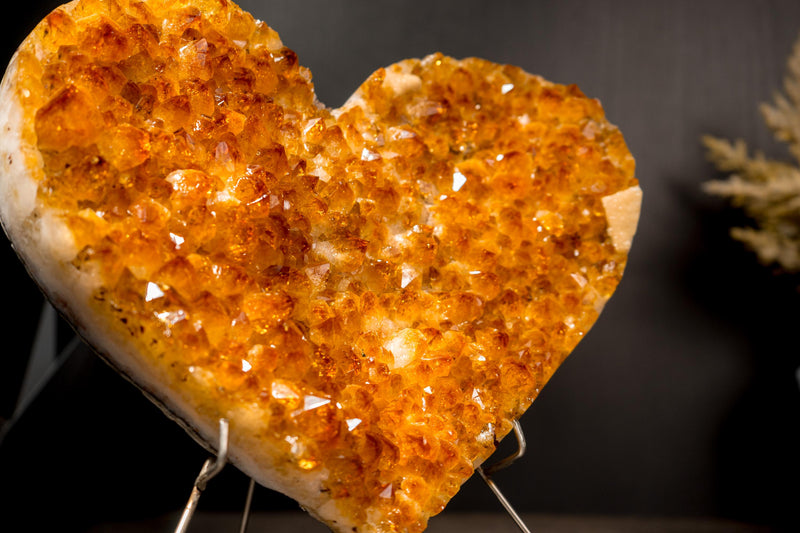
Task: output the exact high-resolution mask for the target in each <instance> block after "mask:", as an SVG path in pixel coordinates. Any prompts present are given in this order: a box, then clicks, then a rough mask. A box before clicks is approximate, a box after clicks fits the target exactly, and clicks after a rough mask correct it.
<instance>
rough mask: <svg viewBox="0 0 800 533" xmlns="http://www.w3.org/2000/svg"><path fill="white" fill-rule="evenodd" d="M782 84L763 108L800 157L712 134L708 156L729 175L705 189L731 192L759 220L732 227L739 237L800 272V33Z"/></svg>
mask: <svg viewBox="0 0 800 533" xmlns="http://www.w3.org/2000/svg"><path fill="white" fill-rule="evenodd" d="M783 88H784V93H777V94H776V95H775V96H774V98H773V103H772V104H762V105H761V106H760V111H761V114H762V116H763V118H764V122H765V123H766V125H767V126H768V127H769V128H770V129H771V130H772V132H773V134H774V135H775V138H776V139H778V140H780V141H783V142H785V143H787V144H788V147H789V152H790V153H791V154H792V156H794V158H795V160H796V161H795V162H792V163H788V162H783V161H775V160H770V159H767V158H766V157H764V154H762V153H761V152H755V153H754V154H753V155H750V153H749V151H748V148H747V144H746V143H745V142H744V141H743V140H741V139H738V140H736V141H734V142H731V141H728V140H726V139H720V138H717V137H712V136H710V135H707V136H704V137H703V144H704V145H705V147H706V150H707V156H708V159H709V160H710V161H711V162H713V163H714V165H715V166H716V167H717V168H718V169H719V170H720V171H722V172H729V173H730V176H729V177H728V179H726V180H715V181H710V182H708V183H706V184H705V185H704V189H705V190H706V191H707V192H709V193H711V194H715V195H719V196H724V197H727V198H730V200H731V202H732V203H733V204H734V205H736V206H738V207H741V208H742V209H744V211H745V213H746V214H747V215H748V216H749V217H751V218H752V219H753V221H754V222H755V227H754V228H733V229H732V230H731V236H732V237H733V238H734V239H737V240H740V241H742V242H743V243H745V245H747V246H748V247H749V248H751V249H752V250H753V251H755V252H756V254H757V255H758V258H759V260H760V261H761V262H762V263H764V264H774V263H777V264H778V265H780V266H781V267H782V268H783V269H785V270H787V271H790V272H800V166H798V163H800V39H798V40H797V42H796V43H795V45H794V48H793V50H792V53H791V55H790V57H789V60H788V63H787V72H786V76H785V78H784V81H783Z"/></svg>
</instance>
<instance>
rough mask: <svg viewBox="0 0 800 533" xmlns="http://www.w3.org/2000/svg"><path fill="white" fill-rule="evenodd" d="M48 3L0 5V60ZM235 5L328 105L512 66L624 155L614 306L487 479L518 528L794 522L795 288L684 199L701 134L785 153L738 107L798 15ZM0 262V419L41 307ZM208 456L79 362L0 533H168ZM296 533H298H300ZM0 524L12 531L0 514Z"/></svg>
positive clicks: (59, 384) (710, 211)
mask: <svg viewBox="0 0 800 533" xmlns="http://www.w3.org/2000/svg"><path fill="white" fill-rule="evenodd" d="M58 3H59V2H57V1H39V0H27V1H26V2H23V3H20V4H19V5H17V6H15V7H8V6H6V7H5V9H6V10H7V11H6V14H5V15H4V16H3V17H2V18H0V43H2V44H1V45H0V46H1V47H2V48H0V52H2V57H4V58H5V60H8V59H10V57H11V54H12V53H13V50H14V49H15V47H16V46H17V44H18V43H19V42H20V41H21V40H22V39H23V38H24V37H25V35H26V34H27V33H28V32H29V31H31V30H32V29H33V27H34V25H35V24H36V23H37V22H38V21H39V20H40V19H41V18H42V17H43V16H44V15H45V14H46V13H47V12H49V11H50V10H51V9H52V8H54V7H55V6H56V5H58ZM240 5H241V6H242V7H244V8H245V9H247V10H249V11H250V12H251V13H253V14H254V15H255V16H256V17H257V18H260V19H262V20H265V21H266V22H267V23H268V24H270V25H271V26H272V27H274V28H275V29H276V30H277V31H278V32H280V34H281V37H282V38H283V41H284V43H285V44H286V45H287V46H289V47H291V48H293V49H294V50H295V51H296V52H297V53H298V56H299V58H300V62H301V63H302V64H303V65H305V66H307V67H308V68H310V69H311V71H312V73H313V75H314V81H315V85H316V88H317V94H318V96H319V98H320V100H322V101H323V102H325V103H326V104H327V105H329V106H331V107H336V106H338V105H340V104H341V103H343V102H344V101H345V100H346V98H347V96H348V95H349V94H350V93H351V92H352V91H353V90H354V89H355V88H356V87H357V86H358V85H359V84H360V83H361V81H363V80H364V79H365V78H366V77H367V76H368V75H369V74H370V73H371V72H372V71H374V70H375V69H377V68H379V67H381V66H384V65H388V64H391V63H393V62H395V61H397V60H400V59H403V58H406V57H420V56H424V55H427V54H429V53H431V52H434V51H441V52H444V53H445V54H448V55H452V56H455V57H465V56H480V57H484V58H487V59H490V60H493V61H495V62H499V63H511V64H516V65H519V66H521V67H522V68H524V69H525V70H527V71H529V72H532V73H536V74H540V75H542V76H544V77H545V78H547V79H549V80H552V81H555V82H558V83H575V84H577V85H578V86H579V87H580V88H581V89H582V90H583V91H584V92H585V93H586V94H587V95H589V96H592V97H597V98H599V99H600V100H601V101H602V103H603V105H604V107H605V110H606V114H607V116H608V118H609V120H610V121H611V122H613V123H615V124H617V125H618V126H619V127H620V129H621V130H622V132H623V134H624V135H625V138H626V140H627V142H628V145H629V147H630V149H631V152H632V153H633V154H634V156H635V158H636V160H637V176H638V178H639V180H640V182H641V187H642V189H643V190H644V205H643V208H642V218H641V221H640V224H639V232H638V234H637V236H636V239H635V243H634V247H633V250H632V253H631V255H630V260H629V264H628V270H627V272H626V276H625V278H624V280H623V282H622V284H621V285H620V287H619V289H618V291H617V293H616V295H615V296H614V298H613V299H612V300H611V302H610V303H609V304H608V306H607V307H606V310H605V312H604V313H603V315H602V316H601V318H600V320H599V321H598V322H597V324H596V325H595V327H594V329H593V330H592V331H591V333H590V334H589V335H588V336H587V338H586V339H585V340H584V341H583V342H582V344H581V345H580V346H579V347H578V348H577V350H575V352H574V353H573V354H572V355H571V356H570V357H569V359H568V360H567V362H566V363H565V364H564V365H563V366H562V367H561V368H560V369H559V370H558V372H557V373H556V375H555V377H554V378H553V379H552V380H551V381H550V383H549V384H548V385H547V387H546V388H545V389H544V391H543V393H542V394H541V396H540V397H539V398H538V399H537V400H536V402H535V404H534V405H533V407H532V408H531V409H530V410H529V411H528V412H527V413H526V414H525V416H524V417H523V418H522V425H523V427H524V429H525V432H526V435H527V437H528V453H527V455H526V456H525V457H524V458H523V459H522V460H520V461H519V462H518V463H516V464H515V465H514V466H513V467H512V468H510V469H509V470H507V471H503V472H502V473H499V474H498V475H497V478H496V479H497V481H498V483H499V484H500V486H501V487H502V488H503V489H504V491H505V492H506V494H507V496H508V497H509V499H510V500H511V502H512V503H513V504H514V505H515V506H516V507H517V508H518V509H519V510H520V511H523V512H525V513H530V516H532V517H533V519H532V520H534V521H535V520H536V518H535V517H537V516H538V517H559V516H561V517H564V516H566V517H611V518H612V519H613V518H614V517H616V518H628V519H631V517H634V518H637V519H638V518H643V519H647V520H649V521H648V522H647V523H651V524H652V523H653V522H652V521H654V520H662V519H663V520H666V521H667V522H669V523H672V524H673V525H674V524H675V523H676V520H684V521H685V520H689V522H681V523H684V524H690V525H688V526H686V527H687V528H688V529H680V531H692V530H698V531H699V530H703V531H707V530H706V529H697V528H698V527H699V526H697V524H710V523H716V524H723V526H720V527H722V528H723V529H719V531H723V530H730V531H733V530H734V525H737V527H738V526H743V527H744V526H746V525H749V526H752V527H753V528H757V530H758V531H784V530H785V531H798V530H800V389H799V388H798V374H797V371H798V367H800V342H799V341H798V335H797V333H798V330H799V329H800V320H799V319H800V293H798V286H800V277H798V276H791V275H787V274H780V273H778V274H776V273H775V272H774V270H775V269H774V268H769V267H764V266H762V265H760V264H759V263H758V262H757V260H756V258H755V255H754V254H752V253H751V252H749V251H747V250H746V249H745V248H744V247H743V246H742V245H741V244H739V243H738V242H734V241H732V240H731V239H730V238H729V236H728V231H729V228H730V227H731V226H732V225H742V224H747V223H748V221H747V220H746V219H745V218H744V216H743V215H742V214H741V213H740V212H739V211H738V210H736V209H733V208H730V207H728V205H727V203H726V202H724V201H723V200H720V199H717V198H713V197H709V196H707V195H706V194H705V193H704V192H703V191H702V189H701V185H702V183H703V182H705V181H707V180H709V179H713V178H720V177H723V176H722V175H721V174H719V173H718V172H716V170H715V169H714V167H713V165H711V164H709V163H708V162H706V160H705V154H704V149H703V147H702V146H701V144H700V137H701V136H702V135H703V134H714V135H717V136H722V137H728V138H743V139H745V140H746V141H747V142H748V145H749V146H751V147H755V148H758V149H760V150H763V151H764V152H765V153H766V154H767V155H768V156H770V157H775V158H779V159H785V160H788V159H789V158H790V156H789V154H788V153H787V151H786V149H785V147H784V146H783V145H781V144H779V143H777V142H776V141H775V140H774V138H773V137H772V135H771V133H770V131H769V130H768V129H767V128H766V127H765V126H764V125H763V122H762V120H761V117H760V115H759V113H758V111H757V105H758V104H759V103H760V102H764V101H768V100H770V99H771V97H772V94H773V93H774V92H775V91H777V90H779V89H780V88H781V83H782V78H783V75H784V71H785V63H786V59H787V58H788V56H789V53H790V51H791V48H792V44H793V42H794V41H795V39H796V38H797V37H798V36H799V35H800V2H797V1H796V0H769V1H765V0H762V1H755V0H752V1H746V0H737V1H733V0H719V1H711V0H693V1H688V0H682V1H671V2H639V1H633V0H627V1H597V0H595V1H591V2H590V1H579V0H570V1H560V2H556V1H530V2H522V1H519V2H515V1H509V0H496V1H476V0H447V1H442V0H407V1H403V2H398V1H391V0H378V1H370V2H367V1H355V0H351V1H329V0H327V1H326V0H241V2H240ZM9 9H10V10H11V14H9V13H8V10H9ZM0 254H1V259H0V261H1V262H0V268H2V274H3V277H2V279H3V288H4V290H3V292H2V302H3V305H2V312H3V318H4V320H2V321H0V338H1V339H2V343H0V346H1V347H0V353H1V355H0V417H1V418H2V419H3V420H5V419H8V418H10V417H11V415H12V413H13V412H14V409H15V405H16V402H17V397H18V393H19V392H20V390H21V388H22V384H23V377H24V373H25V367H26V364H27V360H28V353H29V352H30V350H31V348H32V343H33V339H34V335H35V330H36V327H37V323H38V321H39V316H40V312H41V308H42V303H43V299H42V296H41V295H40V292H39V291H38V289H37V288H36V287H35V286H34V285H33V283H32V282H31V281H30V280H29V278H28V276H27V275H26V273H25V271H24V269H23V267H22V266H21V265H20V263H19V262H18V260H17V259H16V257H15V255H14V253H13V251H12V250H11V248H10V246H9V245H8V243H7V241H5V240H4V241H3V242H2V243H0ZM57 330H58V335H57V340H56V343H57V346H58V347H59V348H63V347H64V346H65V345H66V344H67V343H68V342H69V341H70V339H71V338H72V336H73V335H72V333H71V330H70V329H69V327H68V326H66V325H64V324H59V325H58V326H57ZM505 444H506V445H508V446H507V448H508V449H509V450H510V449H511V448H512V447H513V446H511V445H510V444H512V443H505ZM206 457H207V453H206V452H205V451H203V450H202V449H201V448H200V447H199V446H198V445H197V444H195V443H194V442H193V441H192V440H191V439H190V438H189V437H188V436H187V435H186V434H185V433H184V432H183V431H182V430H181V429H180V428H179V427H178V426H177V425H176V424H174V423H173V422H171V421H170V420H168V419H167V418H166V417H164V416H163V414H162V413H161V412H160V411H159V410H158V409H157V408H156V407H154V406H153V405H152V404H150V402H149V401H148V400H147V399H145V398H144V397H143V396H142V395H141V394H140V393H139V392H138V391H137V390H136V389H135V388H134V387H133V386H131V385H130V384H128V383H127V382H125V381H124V380H123V379H122V378H121V377H119V376H118V375H116V374H115V373H114V372H113V371H112V370H110V369H109V368H107V367H106V365H105V364H104V363H102V362H101V361H100V360H99V359H98V358H96V357H95V356H94V355H92V354H91V353H90V352H89V351H88V349H86V348H84V347H78V348H77V350H76V352H75V354H74V355H73V356H72V357H71V358H70V359H69V360H68V361H67V362H66V363H64V364H63V366H62V367H61V369H60V371H59V372H58V373H57V374H56V375H55V377H54V379H53V381H52V382H51V383H50V384H49V385H48V387H47V388H46V389H44V390H43V391H42V393H41V394H39V395H38V396H37V397H36V399H35V400H34V401H33V403H31V404H30V406H29V407H28V408H27V409H26V411H25V413H24V415H23V416H22V417H21V418H20V419H19V420H18V421H17V422H16V423H15V425H14V427H13V428H12V429H11V430H10V431H9V432H8V434H7V436H6V438H5V440H4V441H3V442H2V444H0V511H1V512H0V521H3V520H8V523H9V524H10V523H12V522H11V519H12V518H11V517H15V519H16V518H24V519H25V520H27V522H26V523H27V526H26V527H25V528H24V529H22V530H26V531H40V530H41V531H44V530H45V526H46V525H47V524H51V523H53V524H57V525H58V527H59V530H60V531H89V530H93V529H92V528H95V529H94V530H95V531H99V530H100V529H97V528H101V527H103V526H102V524H117V525H116V526H106V527H108V528H110V529H107V530H108V531H123V530H125V529H124V528H123V526H122V525H121V524H123V523H147V524H151V525H152V527H151V528H150V530H151V531H154V530H158V527H160V526H158V527H157V526H155V525H153V524H162V525H163V524H167V526H163V527H164V528H165V529H163V530H164V531H168V530H169V529H168V523H169V519H163V517H164V516H165V515H166V516H170V517H172V516H173V515H172V514H171V513H174V512H175V511H177V510H179V509H181V508H182V507H183V505H184V504H185V502H186V498H187V497H188V494H189V491H190V489H191V485H192V482H193V481H194V479H195V477H196V475H197V473H198V471H199V469H200V466H201V465H202V462H203V461H204V460H205V459H206ZM246 488H247V479H246V478H245V476H244V475H243V474H241V473H239V472H238V471H237V470H236V469H235V468H233V467H229V468H227V469H226V470H225V471H224V472H223V474H222V475H221V476H220V477H219V478H217V479H215V480H214V481H213V483H212V484H211V485H210V486H209V489H208V491H207V492H206V493H205V495H204V496H203V499H202V501H201V510H203V511H204V512H205V513H210V514H212V515H213V513H216V512H220V513H226V512H230V513H234V512H238V511H239V510H240V509H241V507H242V505H243V503H244V498H245V493H246ZM253 505H254V510H255V511H256V512H257V513H258V514H259V516H260V515H262V513H267V512H268V511H270V512H271V511H290V510H296V509H297V506H296V504H295V503H293V502H292V501H290V500H288V499H287V498H285V497H283V496H281V495H279V494H277V493H273V492H270V491H268V490H266V489H259V490H257V491H256V494H255V500H254V504H253ZM465 511H480V512H485V513H500V512H501V508H500V506H499V504H498V503H497V501H496V500H495V499H494V497H493V496H492V495H491V493H490V492H489V491H488V490H487V488H486V487H485V486H484V485H483V484H482V483H481V482H480V480H479V479H477V478H475V479H472V480H470V481H469V482H468V483H467V484H466V485H465V487H464V488H463V490H462V491H461V493H460V494H459V495H458V496H457V497H456V498H455V499H454V500H453V501H452V503H451V504H450V506H449V507H448V508H447V510H446V511H445V513H444V515H445V518H446V517H447V515H450V516H456V515H458V514H459V513H462V512H465ZM498 517H499V518H498V520H503V521H505V520H507V519H506V518H505V517H500V515H499V514H498ZM445 518H443V519H442V520H444V519H445ZM159 520H161V521H160V522H159ZM209 520H210V519H209ZM304 520H305V521H302V522H298V524H301V525H300V526H298V527H297V528H298V529H299V528H300V527H302V528H304V529H311V528H313V527H314V525H313V521H312V520H310V519H304ZM437 520H439V519H438V518H437V519H434V521H433V522H432V524H433V525H434V526H436V525H437V524H438V523H439V522H437ZM209 523H212V522H209ZM539 523H540V524H541V523H545V522H539ZM626 523H627V524H628V525H630V524H634V522H626ZM665 523H666V522H665ZM226 524H227V523H226ZM691 524H695V525H691ZM505 525H506V523H505V522H503V526H505ZM197 527H198V528H199V527H201V526H197ZM208 527H209V528H211V527H212V526H208ZM225 527H226V528H227V529H226V530H233V527H229V526H227V525H226V526H225ZM287 527H288V526H287ZM291 527H294V526H291ZM511 527H513V524H512V526H511ZM632 527H634V526H632ZM642 527H643V528H645V526H642ZM676 527H677V526H676ZM692 528H694V529H692ZM725 528H728V529H725ZM622 529H623V528H621V526H620V527H618V528H617V530H622ZM0 530H4V531H14V530H16V529H14V528H11V529H7V528H6V527H4V526H3V524H2V522H0ZM198 530H201V529H198ZM210 530H212V529H209V531H210ZM272 530H273V531H275V530H277V529H274V528H273V529H272ZM288 530H289V529H287V531H288ZM545 530H547V527H546V526H543V527H542V528H541V529H540V531H545ZM575 530H577V529H575ZM586 530H589V529H586ZM613 530H614V528H613V527H612V528H611V529H608V531H613ZM630 530H631V531H633V530H637V529H636V527H634V529H630ZM638 530H641V531H644V530H647V531H656V529H646V528H645V529H641V528H640V529H638ZM663 530H664V531H666V530H667V529H663ZM677 530H678V529H675V530H674V531H677ZM710 530H711V529H708V531H710ZM749 530H750V529H748V531H749ZM752 530H754V531H755V530H756V529H752ZM131 531H133V529H131ZM509 531H512V529H509ZM559 531H560V530H559ZM592 531H595V530H594V529H593V530H592ZM598 531H599V529H598ZM603 531H606V530H605V529H604V530H603ZM626 531H627V529H626ZM659 531H660V530H659ZM669 531H673V530H672V529H670V530H669ZM714 531H716V529H715V530H714Z"/></svg>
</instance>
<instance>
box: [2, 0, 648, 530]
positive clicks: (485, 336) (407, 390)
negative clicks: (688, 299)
mask: <svg viewBox="0 0 800 533" xmlns="http://www.w3.org/2000/svg"><path fill="white" fill-rule="evenodd" d="M32 39H33V41H32V42H33V43H34V44H29V45H27V46H24V47H23V48H22V49H21V50H20V52H19V55H18V58H17V61H18V64H19V68H20V72H21V73H22V74H21V76H20V78H19V80H20V81H19V82H18V90H17V91H18V96H19V98H20V101H21V102H22V105H23V108H24V111H25V113H26V116H28V117H30V119H29V121H28V123H27V124H26V129H25V131H24V137H25V138H26V139H28V140H30V142H32V143H34V144H35V145H36V146H38V149H39V152H40V154H41V165H42V166H41V168H42V171H41V172H40V173H39V174H38V175H37V176H36V177H37V180H38V193H37V202H39V203H40V205H41V206H44V207H46V208H47V209H50V210H53V211H54V212H56V213H58V217H59V218H60V219H61V220H63V222H64V223H65V224H66V226H67V227H68V228H69V229H70V231H71V233H72V236H73V240H74V246H75V253H74V257H72V258H71V265H72V267H73V268H75V269H78V270H80V271H82V272H89V273H91V275H92V276H95V277H96V279H98V280H99V283H98V286H97V288H96V289H95V292H94V294H93V303H92V305H93V306H94V307H95V308H96V311H97V313H100V314H102V315H103V316H106V317H110V320H109V322H110V323H111V322H113V323H114V324H116V326H114V327H116V328H119V329H120V330H121V331H123V332H125V335H127V336H128V337H129V338H130V342H131V343H132V344H133V345H135V346H136V347H137V350H138V351H139V353H140V355H141V357H142V358H143V359H145V360H146V361H147V363H148V364H149V365H152V366H153V367H154V368H157V369H158V372H159V373H161V374H162V375H163V376H164V380H165V382H166V383H169V384H170V386H173V387H175V388H176V389H179V390H180V391H181V394H182V395H183V396H185V397H186V398H189V399H190V401H191V399H192V398H200V397H202V398H203V400H202V401H198V402H197V403H198V405H200V406H201V407H198V408H199V409H201V410H205V411H206V412H205V414H206V415H207V416H208V417H209V418H212V419H213V418H214V417H219V416H228V417H229V418H230V419H231V423H232V431H234V433H235V431H236V427H237V420H239V417H243V418H242V419H243V420H244V415H242V414H241V413H244V412H246V413H248V414H247V420H248V422H247V424H249V425H251V426H252V425H253V424H254V423H253V422H252V420H253V419H255V420H257V422H256V423H255V426H256V427H257V428H258V431H259V438H260V439H261V440H262V441H263V445H264V449H265V450H269V451H268V453H270V454H274V455H276V456H278V457H280V458H281V460H280V462H281V464H282V465H283V466H282V468H284V469H285V470H286V471H287V472H289V473H290V474H289V475H293V474H291V473H292V472H296V473H297V475H298V476H299V475H302V473H303V472H311V471H317V472H321V473H322V474H321V475H320V476H319V477H318V478H315V479H320V480H321V481H320V483H321V486H320V487H319V490H320V491H322V492H324V493H326V494H327V495H328V496H329V498H330V500H331V501H333V502H335V505H337V506H338V507H339V508H340V509H341V510H342V513H343V514H345V515H347V516H350V517H352V520H353V521H354V522H355V523H364V524H373V526H374V527H377V528H378V530H380V531H384V530H385V531H411V532H419V531H422V530H423V529H424V528H425V525H426V522H427V519H428V517H429V516H431V515H433V514H436V513H438V512H440V511H441V510H442V509H443V508H444V506H445V504H446V503H447V501H448V500H449V499H450V498H451V497H452V496H453V495H454V494H455V493H456V492H457V491H458V489H459V487H460V486H461V484H462V483H463V482H464V481H465V480H466V479H467V478H469V477H470V475H471V474H472V472H473V468H474V466H475V465H476V464H479V463H480V462H481V461H482V460H484V459H485V458H486V457H488V456H489V455H490V454H491V453H492V451H493V450H494V449H495V445H496V442H497V440H499V439H500V438H502V437H503V436H504V435H505V434H507V433H508V432H509V430H510V428H511V421H512V420H513V419H514V418H516V417H518V416H519V415H521V414H522V413H523V412H524V410H525V409H526V408H527V407H528V406H529V405H530V403H531V402H532V401H533V400H534V398H535V397H536V396H537V394H538V393H539V391H540V390H541V388H542V387H543V386H544V384H545V383H546V382H547V380H548V379H549V377H550V376H551V375H552V373H553V372H554V371H555V369H556V368H557V367H558V365H559V364H560V363H561V362H562V361H563V359H564V358H565V357H566V355H567V354H568V353H569V352H570V351H571V350H572V349H573V348H574V347H575V345H576V344H577V343H578V341H579V340H580V339H581V338H582V337H583V336H584V335H585V333H586V332H587V331H588V330H589V328H590V327H591V325H592V323H593V322H594V321H595V319H596V318H597V316H598V313H599V312H600V310H601V309H602V306H603V304H604V303H605V302H606V300H607V299H608V298H609V297H610V295H611V293H612V292H613V290H614V289H615V287H616V285H617V283H618V282H619V280H620V277H621V275H622V272H623V268H624V266H625V261H626V253H627V248H626V247H625V246H619V244H618V245H617V247H615V243H614V242H613V239H612V238H611V237H610V236H609V228H608V225H609V223H608V219H607V216H606V209H605V207H604V202H603V199H604V198H606V197H609V196H611V195H613V194H615V193H618V192H620V191H625V190H628V189H630V188H631V187H634V186H635V185H636V180H635V178H634V177H633V173H634V162H633V159H632V158H631V156H630V154H629V152H628V150H627V148H626V146H625V142H624V140H623V138H622V135H621V134H620V132H619V131H618V130H617V129H616V128H615V127H613V126H611V125H610V124H609V123H608V122H607V121H606V119H605V117H604V113H603V110H602V108H601V106H600V104H599V102H597V101H596V100H593V99H589V98H587V97H585V96H584V95H583V94H582V93H581V92H580V91H579V90H578V89H577V88H576V87H575V86H562V85H556V84H552V83H549V82H546V81H544V80H542V79H541V78H539V77H536V76H532V75H530V74H527V73H525V72H523V71H522V70H520V69H518V68H515V67H509V66H501V65H496V64H493V63H490V62H487V61H484V60H479V59H466V60H462V61H458V60H454V59H451V58H448V57H444V56H442V55H433V56H429V57H427V58H425V59H423V60H407V61H403V62H401V63H398V64H396V65H393V66H391V67H388V68H386V69H380V70H378V71H377V72H375V73H374V74H373V75H372V76H371V77H370V78H369V79H367V81H366V82H365V83H364V84H363V85H362V86H361V88H360V89H359V90H358V91H357V93H356V94H355V95H354V97H353V98H352V99H351V100H350V101H349V102H348V103H347V104H346V105H345V106H343V107H342V108H341V109H339V110H330V109H328V108H326V107H324V106H323V105H321V104H320V103H319V102H318V101H317V100H316V98H315V95H314V91H313V86H312V84H311V75H310V73H309V71H308V70H307V69H305V68H304V67H302V66H300V65H299V63H298V60H297V56H296V55H295V53H294V52H292V51H291V50H290V49H288V48H286V47H284V46H283V44H282V43H281V41H280V39H279V37H278V35H277V33H276V32H275V31H274V30H272V29H271V28H269V27H268V26H267V25H266V24H264V23H263V22H260V21H256V20H254V19H253V17H251V16H250V15H249V14H247V13H246V12H243V11H242V10H240V9H239V8H238V7H237V6H235V5H234V4H232V3H231V2H227V1H225V0H191V1H189V0H186V1H166V0H151V1H136V0H81V1H80V2H77V4H73V5H72V7H71V8H70V9H59V10H56V11H54V12H53V13H52V14H51V15H49V16H48V17H47V18H46V19H45V20H44V21H43V22H42V23H41V24H40V25H39V26H38V27H37V28H36V30H35V32H34V34H33V36H32ZM242 425H245V423H244V422H242ZM232 438H234V439H235V438H236V437H235V435H234V436H233V437H232ZM265 453H267V452H265ZM366 530H367V529H365V531H366Z"/></svg>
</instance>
